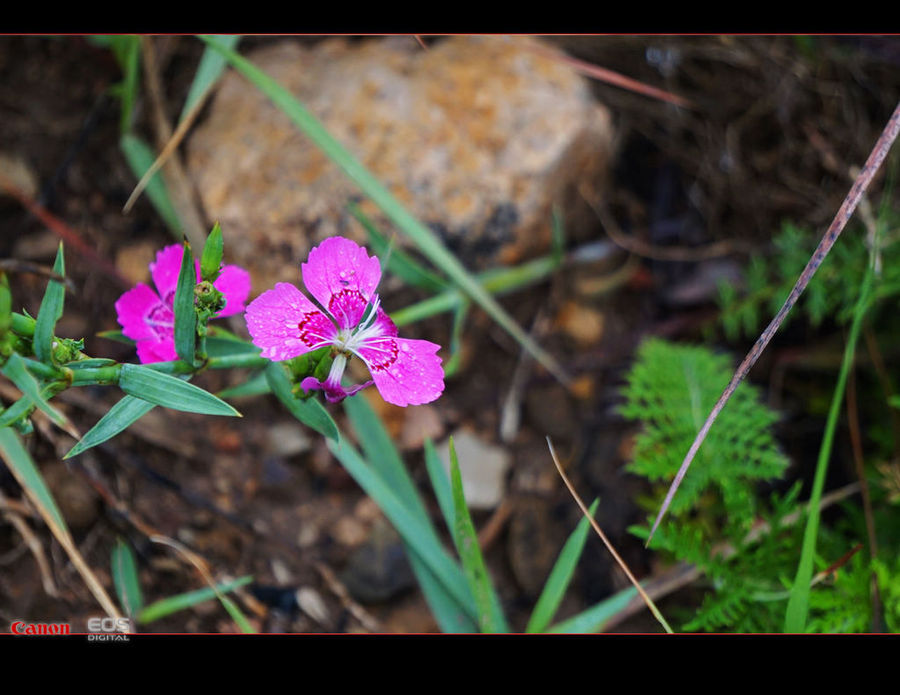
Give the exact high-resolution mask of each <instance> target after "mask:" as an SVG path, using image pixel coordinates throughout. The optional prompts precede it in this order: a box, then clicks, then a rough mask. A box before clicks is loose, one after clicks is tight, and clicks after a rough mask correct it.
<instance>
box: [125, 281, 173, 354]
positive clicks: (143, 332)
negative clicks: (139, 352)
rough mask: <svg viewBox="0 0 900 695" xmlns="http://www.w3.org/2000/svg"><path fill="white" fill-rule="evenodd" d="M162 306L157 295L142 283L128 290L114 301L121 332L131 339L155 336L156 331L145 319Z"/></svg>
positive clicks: (144, 338) (157, 311)
mask: <svg viewBox="0 0 900 695" xmlns="http://www.w3.org/2000/svg"><path fill="white" fill-rule="evenodd" d="M163 308H164V305H163V303H162V302H161V301H160V300H159V296H158V295H157V294H156V292H154V291H153V290H152V289H151V288H150V286H149V285H145V284H144V283H141V284H139V285H138V286H137V287H134V288H133V289H130V290H128V291H127V292H126V293H125V294H123V295H122V296H121V297H119V301H117V302H116V314H117V315H118V319H119V324H120V325H121V326H122V333H124V334H125V335H126V336H128V337H129V338H131V339H132V340H146V339H148V338H156V336H157V333H156V331H154V329H153V328H152V327H151V326H150V324H149V323H148V322H147V319H148V318H149V317H151V316H153V315H154V314H155V313H159V312H160V311H161V310H162V309H163Z"/></svg>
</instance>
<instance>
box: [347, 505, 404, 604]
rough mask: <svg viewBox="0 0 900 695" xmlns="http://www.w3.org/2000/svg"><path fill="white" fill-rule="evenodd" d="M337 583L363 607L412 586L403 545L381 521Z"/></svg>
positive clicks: (390, 527)
mask: <svg viewBox="0 0 900 695" xmlns="http://www.w3.org/2000/svg"><path fill="white" fill-rule="evenodd" d="M340 579H341V581H342V582H343V583H344V586H346V587H347V591H349V592H350V595H351V596H353V598H355V599H356V600H357V601H361V602H362V603H378V602H381V601H387V600H388V599H390V598H392V597H393V596H396V595H397V594H399V593H401V592H403V591H406V590H408V589H411V588H412V587H413V586H414V585H415V577H414V576H413V573H412V568H411V567H410V566H409V560H407V558H406V551H405V550H404V548H403V542H402V541H401V540H400V536H399V535H397V532H396V531H395V530H394V529H393V527H392V526H391V525H390V524H389V523H388V522H387V521H384V520H379V521H377V522H376V523H375V526H374V527H373V529H372V535H371V536H370V537H369V539H368V540H367V541H366V543H365V544H364V545H362V546H360V548H358V549H357V550H356V552H354V553H353V555H352V556H351V557H350V561H349V562H348V564H347V569H345V570H344V571H343V572H342V573H341V575H340Z"/></svg>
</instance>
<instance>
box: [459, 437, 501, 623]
mask: <svg viewBox="0 0 900 695" xmlns="http://www.w3.org/2000/svg"><path fill="white" fill-rule="evenodd" d="M450 488H451V490H452V492H453V511H454V514H455V516H456V526H455V529H454V530H455V533H454V538H455V540H456V548H457V550H458V551H459V557H460V559H461V560H462V565H463V571H464V572H465V575H466V580H467V581H468V582H469V588H470V589H471V591H472V594H473V596H474V597H475V605H476V606H477V607H478V625H479V626H480V628H481V631H482V632H509V626H508V625H507V624H506V618H504V617H503V611H502V609H501V608H500V601H499V600H498V599H497V594H496V593H495V591H494V586H493V584H491V578H490V575H489V574H488V571H487V567H485V564H484V558H483V557H482V555H481V548H480V547H479V545H478V535H477V534H476V533H475V526H474V525H473V524H472V517H471V516H469V508H468V507H467V506H466V498H465V495H464V494H463V486H462V475H461V474H460V472H459V461H457V459H456V448H455V447H454V446H453V437H450Z"/></svg>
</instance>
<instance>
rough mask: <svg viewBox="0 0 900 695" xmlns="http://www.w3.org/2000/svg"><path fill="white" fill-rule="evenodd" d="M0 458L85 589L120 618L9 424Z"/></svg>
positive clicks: (1, 432) (0, 440)
mask: <svg viewBox="0 0 900 695" xmlns="http://www.w3.org/2000/svg"><path fill="white" fill-rule="evenodd" d="M0 457H2V458H3V460H4V461H6V466H7V468H8V469H9V470H10V472H12V474H13V477H14V478H15V479H16V481H17V482H18V483H19V485H20V486H21V488H22V489H23V490H24V491H25V494H27V495H28V499H30V500H31V502H32V504H34V506H35V508H36V509H37V510H38V513H39V514H40V515H41V518H43V520H44V523H46V524H47V526H48V527H49V528H50V532H51V533H52V534H53V536H54V537H55V538H56V540H57V541H58V542H59V544H60V545H61V546H62V547H63V549H64V550H65V551H66V554H67V555H68V556H69V559H70V560H71V561H72V564H73V565H74V566H75V569H76V570H77V571H78V573H79V574H80V575H81V577H82V579H84V582H85V584H87V587H88V589H89V590H90V592H91V593H92V594H93V595H94V598H95V599H97V602H98V603H99V604H100V605H101V607H102V608H103V610H104V611H106V613H107V614H108V615H109V616H110V617H111V618H119V617H121V616H120V615H119V610H118V608H116V605H115V604H114V603H113V602H112V600H111V599H110V598H109V595H108V594H107V593H106V590H105V589H104V588H103V585H102V584H100V582H99V581H98V580H97V577H96V576H95V575H94V573H93V572H92V571H91V568H90V567H88V565H87V563H86V562H85V561H84V558H83V557H82V556H81V553H79V552H78V547H77V546H76V545H75V541H73V540H72V535H71V534H70V533H69V529H68V527H67V526H66V522H65V520H64V519H63V516H62V513H61V512H60V511H59V507H57V505H56V502H55V501H54V499H53V496H52V495H51V494H50V491H49V490H48V489H47V486H46V484H45V483H44V479H43V477H42V476H41V474H40V471H38V468H37V466H36V465H35V464H34V461H33V460H32V459H31V456H30V455H29V454H28V451H26V449H25V447H24V446H22V442H21V441H20V440H19V437H18V436H17V435H16V433H15V432H13V431H12V430H11V429H10V428H8V427H3V428H0Z"/></svg>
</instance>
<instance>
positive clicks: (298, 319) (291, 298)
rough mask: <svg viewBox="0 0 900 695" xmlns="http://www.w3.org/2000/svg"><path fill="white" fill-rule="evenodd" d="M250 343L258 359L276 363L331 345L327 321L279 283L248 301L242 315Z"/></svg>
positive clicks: (297, 292) (298, 294)
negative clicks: (255, 348) (260, 356)
mask: <svg viewBox="0 0 900 695" xmlns="http://www.w3.org/2000/svg"><path fill="white" fill-rule="evenodd" d="M244 318H245V319H246V321H247V330H249V331H250V335H251V336H252V337H253V344H254V345H256V346H257V347H260V348H262V356H263V357H267V358H269V359H270V360H275V361H277V362H280V361H282V360H289V359H291V358H292V357H297V356H298V355H302V354H303V353H304V352H309V351H310V350H315V349H316V348H319V347H322V346H323V345H331V344H332V343H333V342H334V337H335V334H336V332H337V330H336V329H335V327H334V324H333V323H332V322H331V320H330V319H329V318H328V317H327V316H325V314H323V313H322V312H321V311H319V310H318V309H317V308H316V306H315V304H313V303H312V302H311V301H309V299H307V298H306V296H305V295H304V294H303V293H302V292H301V291H300V290H298V289H297V288H296V287H294V286H293V285H291V284H288V283H286V282H279V283H277V284H276V285H275V288H274V289H271V290H268V291H266V292H263V293H262V294H261V295H259V297H257V298H256V299H254V300H253V301H252V302H250V306H248V307H247V311H246V313H245V314H244Z"/></svg>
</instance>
